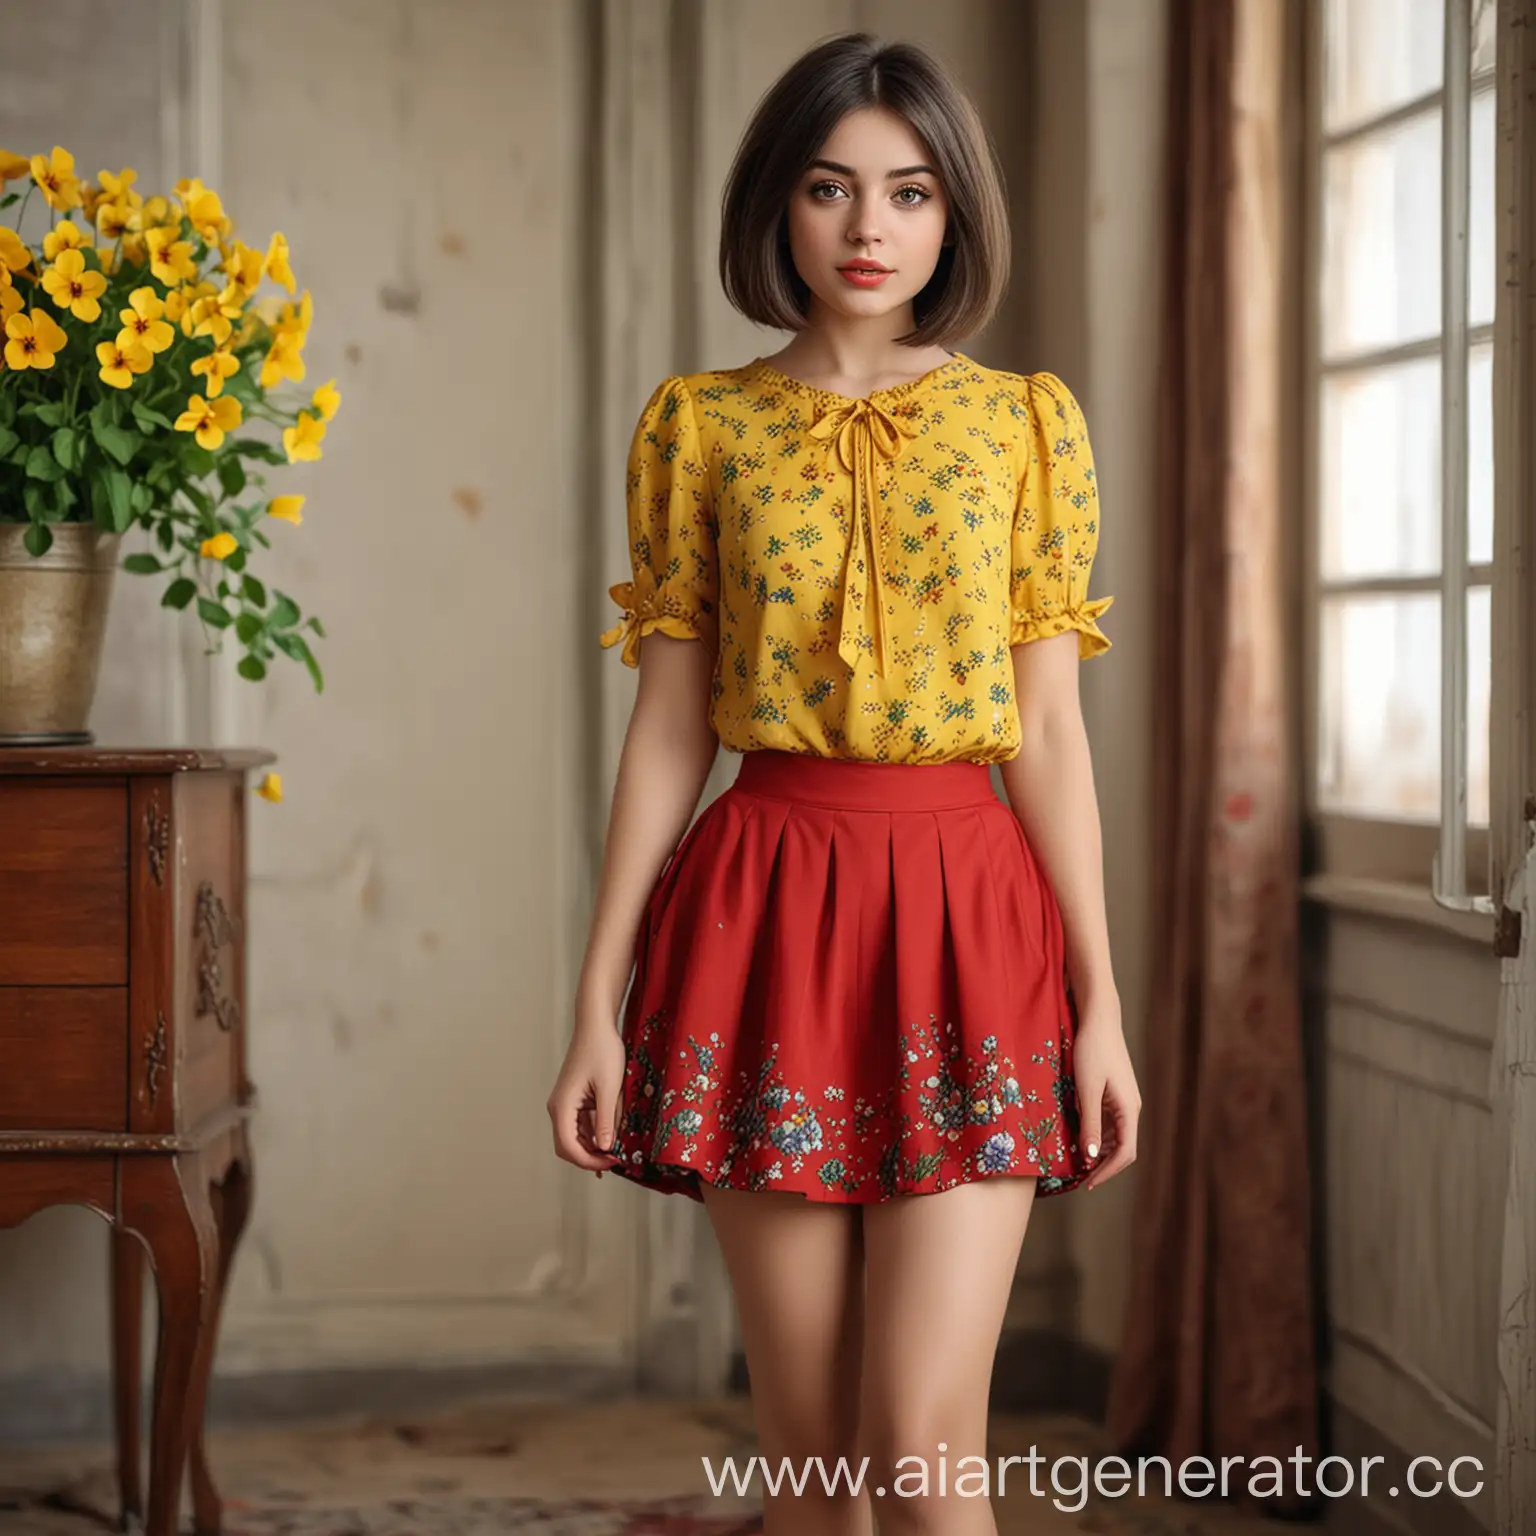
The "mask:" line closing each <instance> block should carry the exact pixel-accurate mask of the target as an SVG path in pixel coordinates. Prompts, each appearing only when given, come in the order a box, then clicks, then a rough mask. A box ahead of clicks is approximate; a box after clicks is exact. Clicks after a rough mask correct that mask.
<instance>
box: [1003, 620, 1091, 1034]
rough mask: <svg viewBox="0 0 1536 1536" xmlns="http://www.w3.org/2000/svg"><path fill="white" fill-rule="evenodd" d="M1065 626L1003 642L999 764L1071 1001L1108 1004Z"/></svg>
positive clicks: (1083, 736)
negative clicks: (1008, 705)
mask: <svg viewBox="0 0 1536 1536" xmlns="http://www.w3.org/2000/svg"><path fill="white" fill-rule="evenodd" d="M1078 666H1079V661H1078V642H1077V632H1076V631H1075V630H1066V631H1064V632H1063V633H1062V634H1059V635H1053V636H1051V637H1050V638H1049V639H1045V640H1032V641H1030V642H1029V643H1028V644H1027V645H1016V646H1014V647H1013V679H1014V697H1015V698H1016V699H1017V700H1018V710H1019V734H1020V741H1021V744H1020V747H1019V752H1018V756H1017V757H1012V758H1009V759H1008V761H1007V762H1005V763H1003V764H1001V765H1000V768H1001V772H1002V776H1003V787H1004V789H1005V790H1006V791H1007V794H1008V804H1009V805H1010V806H1011V807H1012V808H1013V813H1014V815H1015V816H1017V817H1018V818H1019V823H1020V825H1021V826H1022V827H1023V828H1024V835H1025V837H1026V838H1028V840H1029V845H1030V847H1031V848H1032V849H1033V850H1034V851H1035V854H1036V856H1037V857H1038V858H1039V860H1040V862H1041V864H1043V865H1044V867H1045V871H1046V874H1047V876H1048V877H1049V879H1050V882H1051V884H1052V886H1054V887H1055V891H1056V899H1057V902H1058V903H1059V904H1060V907H1061V916H1062V923H1063V926H1064V928H1065V930H1066V944H1067V971H1068V974H1069V975H1070V976H1071V978H1072V992H1073V996H1074V997H1075V998H1076V999H1077V1002H1078V1006H1079V1007H1080V1008H1083V1009H1087V1008H1089V1007H1091V1006H1093V1004H1094V1002H1095V1000H1100V999H1102V1000H1109V1001H1111V1002H1112V1003H1113V1006H1114V1008H1115V1009H1116V1010H1117V1011H1118V1008H1119V1000H1118V996H1117V993H1116V990H1115V978H1114V972H1113V969H1112V967H1111V965H1110V958H1109V929H1108V921H1107V919H1106V916H1105V910H1104V864H1103V859H1104V846H1103V834H1102V831H1101V830H1100V827H1099V804H1098V798H1097V794H1096V792H1095V788H1094V782H1093V758H1092V755H1091V753H1090V752H1089V750H1088V733H1087V731H1086V729H1085V728H1084V726H1083V711H1082V703H1081V700H1080V698H1079V695H1078V686H1077V674H1078Z"/></svg>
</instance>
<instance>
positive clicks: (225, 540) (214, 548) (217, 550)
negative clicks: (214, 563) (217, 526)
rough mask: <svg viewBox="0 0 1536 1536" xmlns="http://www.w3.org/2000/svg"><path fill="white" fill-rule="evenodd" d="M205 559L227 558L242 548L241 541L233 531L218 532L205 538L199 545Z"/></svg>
mask: <svg viewBox="0 0 1536 1536" xmlns="http://www.w3.org/2000/svg"><path fill="white" fill-rule="evenodd" d="M198 548H199V549H200V550H201V552H202V555H203V558H204V559H205V560H227V559H228V558H229V557H230V556H231V555H232V554H234V552H235V551H236V550H237V549H239V548H240V541H239V540H238V539H237V538H236V537H235V536H234V534H232V533H216V534H214V536H213V537H212V538H211V539H204V540H203V542H202V543H201V544H200V545H199V546H198Z"/></svg>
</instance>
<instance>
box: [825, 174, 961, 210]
mask: <svg viewBox="0 0 1536 1536" xmlns="http://www.w3.org/2000/svg"><path fill="white" fill-rule="evenodd" d="M829 190H830V191H832V192H841V191H842V190H843V189H842V188H841V187H840V186H839V185H838V184H837V183H836V182H835V181H818V182H816V183H815V184H814V185H813V186H812V187H811V196H812V197H813V198H815V199H816V200H817V201H818V202H823V203H825V202H830V201H831V198H830V197H824V196H822V194H823V192H826V191H829ZM908 192H911V193H915V194H916V195H915V196H913V197H907V196H906V195H905V194H907V193H908ZM893 195H894V196H895V197H896V199H897V200H898V201H899V202H900V203H901V206H902V207H903V208H917V207H920V206H921V205H922V204H923V203H926V202H927V201H928V199H929V198H930V197H932V196H933V194H932V193H931V192H929V191H928V190H927V189H926V188H924V187H919V186H915V185H913V186H905V187H902V188H900V189H899V190H898V191H897V192H895V193H894V194H893Z"/></svg>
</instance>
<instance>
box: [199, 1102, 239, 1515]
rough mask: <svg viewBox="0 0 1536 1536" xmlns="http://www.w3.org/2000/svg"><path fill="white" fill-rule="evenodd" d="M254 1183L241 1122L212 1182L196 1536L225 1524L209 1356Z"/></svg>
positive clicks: (211, 1356) (201, 1360)
mask: <svg viewBox="0 0 1536 1536" xmlns="http://www.w3.org/2000/svg"><path fill="white" fill-rule="evenodd" d="M253 1184H254V1170H253V1165H252V1161H251V1142H250V1134H249V1132H248V1130H247V1129H246V1127H245V1126H244V1125H243V1124H242V1125H241V1127H240V1129H239V1130H238V1131H237V1132H236V1133H235V1145H234V1151H233V1156H232V1159H231V1161H230V1164H229V1167H228V1169H227V1170H226V1172H225V1175H224V1179H223V1182H222V1183H220V1184H216V1185H214V1186H213V1192H212V1193H213V1212H214V1217H215V1220H216V1221H217V1223H218V1233H219V1252H218V1274H217V1280H216V1285H215V1289H214V1296H213V1310H212V1313H211V1315H210V1316H209V1319H208V1326H207V1328H206V1329H205V1330H204V1338H203V1349H202V1353H201V1355H200V1357H199V1359H198V1362H197V1371H196V1375H195V1379H194V1381H193V1384H192V1401H191V1403H190V1404H189V1405H188V1407H189V1411H190V1414H191V1423H190V1432H191V1437H192V1529H193V1531H194V1532H195V1533H196V1536H218V1533H219V1532H220V1530H221V1529H222V1528H223V1513H224V1506H223V1503H222V1502H221V1500H220V1499H219V1493H218V1489H217V1488H215V1487H214V1484H213V1478H212V1476H211V1474H210V1473H209V1471H208V1451H207V1446H206V1444H205V1441H204V1429H205V1427H206V1422H205V1421H206V1419H207V1413H208V1379H209V1377H210V1376H211V1375H212V1374H213V1359H214V1354H215V1352H216V1351H217V1349H218V1338H219V1317H220V1314H221V1312H222V1309H223V1306H224V1293H225V1290H226V1288H227V1287H228V1284H229V1271H230V1265H231V1263H232V1262H233V1260H234V1254H235V1246H236V1244H238V1243H239V1241H240V1234H241V1233H242V1232H243V1231H244V1230H245V1224H246V1221H247V1219H248V1218H249V1216H250V1213H251V1198H252V1193H253Z"/></svg>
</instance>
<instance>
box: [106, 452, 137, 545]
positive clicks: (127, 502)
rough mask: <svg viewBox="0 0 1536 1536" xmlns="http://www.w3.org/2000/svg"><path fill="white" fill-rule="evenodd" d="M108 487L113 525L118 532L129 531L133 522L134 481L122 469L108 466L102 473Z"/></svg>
mask: <svg viewBox="0 0 1536 1536" xmlns="http://www.w3.org/2000/svg"><path fill="white" fill-rule="evenodd" d="M101 478H102V481H103V483H104V484H105V485H106V487H107V500H108V502H109V504H110V506H111V508H112V527H113V530H114V531H115V532H117V533H127V531H128V525H129V524H130V523H132V522H133V481H131V480H130V479H129V478H128V476H127V475H125V474H124V473H123V472H122V470H120V469H116V468H113V467H112V466H110V465H109V466H108V467H107V469H106V471H105V472H104V473H103V475H102V477H101Z"/></svg>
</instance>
